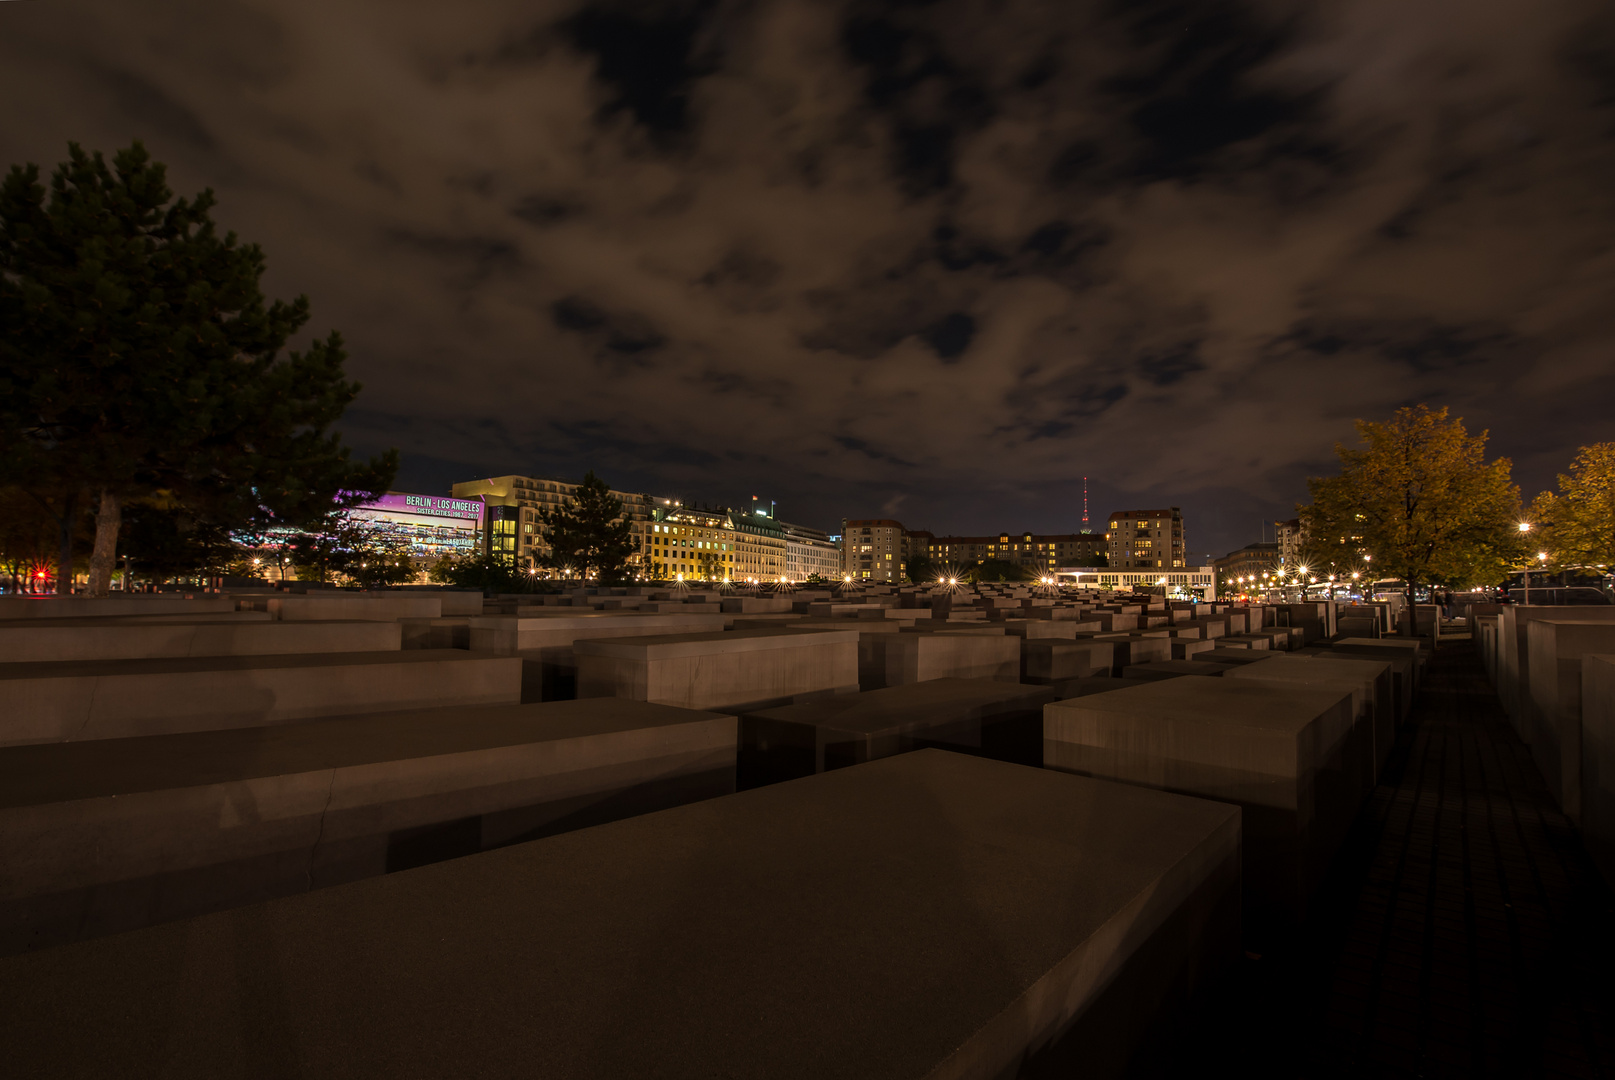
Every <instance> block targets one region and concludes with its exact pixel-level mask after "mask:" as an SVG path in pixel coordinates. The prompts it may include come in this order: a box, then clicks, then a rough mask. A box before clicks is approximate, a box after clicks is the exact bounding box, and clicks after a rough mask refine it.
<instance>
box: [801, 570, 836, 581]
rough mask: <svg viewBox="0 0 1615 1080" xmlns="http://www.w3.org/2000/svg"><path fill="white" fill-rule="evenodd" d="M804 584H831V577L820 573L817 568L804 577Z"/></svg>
mask: <svg viewBox="0 0 1615 1080" xmlns="http://www.w3.org/2000/svg"><path fill="white" fill-rule="evenodd" d="M802 584H804V585H828V584H830V579H829V578H827V577H824V576H822V575H820V573H819V572H818V571H817V570H815V571H813V573H811V574H809V575H808V576H807V577H805V578H803V579H802Z"/></svg>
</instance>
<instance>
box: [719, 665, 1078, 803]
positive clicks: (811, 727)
mask: <svg viewBox="0 0 1615 1080" xmlns="http://www.w3.org/2000/svg"><path fill="white" fill-rule="evenodd" d="M1053 700H1055V694H1054V691H1053V689H1051V688H1050V687H1046V686H1022V685H1019V684H1016V683H1007V682H1000V681H999V680H996V679H932V680H929V681H927V682H917V683H908V684H906V685H903V686H891V687H887V688H885V689H883V690H871V691H868V692H865V693H860V694H837V695H835V696H832V697H826V698H819V699H818V700H815V701H809V702H804V703H802V704H800V705H788V706H785V707H783V708H778V709H767V710H762V711H758V712H752V713H747V714H745V715H744V716H742V717H741V722H740V764H739V776H740V781H739V782H740V786H741V787H746V788H749V787H756V786H759V785H761V784H772V783H778V782H779V781H782V780H792V779H795V778H797V777H801V776H811V775H813V774H814V773H819V772H824V771H825V770H827V769H838V768H843V767H845V766H848V765H858V764H862V763H863V762H866V761H874V760H877V759H878V758H883V757H891V756H892V755H893V754H901V753H907V752H908V751H911V750H919V749H923V748H925V747H928V746H934V747H939V748H941V749H944V750H956V751H960V752H963V753H974V754H983V755H985V756H987V757H992V758H997V759H998V760H1001V761H1014V762H1016V763H1018V764H1022V765H1031V766H1034V767H1035V766H1041V765H1042V764H1043V706H1044V705H1045V704H1047V703H1048V702H1050V701H1053Z"/></svg>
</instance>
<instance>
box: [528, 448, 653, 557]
mask: <svg viewBox="0 0 1615 1080" xmlns="http://www.w3.org/2000/svg"><path fill="white" fill-rule="evenodd" d="M538 518H539V522H540V528H541V529H542V530H543V533H544V542H545V544H546V545H547V546H548V547H549V549H550V555H549V557H548V558H547V560H546V563H547V565H549V566H551V567H552V568H554V569H557V570H570V571H572V572H573V573H576V574H579V575H581V576H583V577H585V578H587V577H589V576H590V575H591V574H592V575H593V576H594V577H595V578H596V579H597V580H598V581H601V582H608V581H616V580H618V579H620V578H621V577H623V576H624V575H625V573H626V572H627V568H628V559H629V557H630V556H632V555H633V554H634V553H635V552H636V551H638V550H639V546H638V544H637V543H636V542H635V540H634V534H633V525H632V524H631V523H630V522H629V521H628V519H627V518H626V516H625V515H624V514H623V509H622V500H621V499H618V498H614V497H613V496H612V494H611V489H610V488H609V487H607V486H606V482H605V481H604V480H601V479H600V478H599V477H597V476H595V475H594V473H593V471H590V472H589V473H587V474H586V475H585V476H584V477H583V483H581V484H579V485H578V487H577V489H576V490H575V491H573V493H572V496H571V498H569V499H568V500H567V501H566V503H565V504H563V505H561V506H557V507H553V508H546V509H543V510H540V511H539V512H538Z"/></svg>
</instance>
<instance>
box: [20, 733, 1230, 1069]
mask: <svg viewBox="0 0 1615 1080" xmlns="http://www.w3.org/2000/svg"><path fill="white" fill-rule="evenodd" d="M1238 827H1239V812H1238V810H1237V808H1235V807H1233V806H1229V805H1227V804H1223V803H1217V802H1211V801H1208V800H1203V799H1194V798H1188V797H1183V796H1177V795H1170V794H1167V793H1164V792H1159V791H1152V790H1148V789H1145V788H1141V787H1133V786H1129V785H1124V784H1112V783H1106V782H1104V781H1099V780H1092V779H1088V778H1085V777H1078V776H1070V775H1065V774H1060V773H1055V772H1045V771H1043V770H1037V769H1027V768H1024V767H1020V766H1015V765H1006V764H1003V763H999V762H992V761H986V760H983V759H979V758H974V757H969V756H965V755H959V754H948V753H945V752H943V751H938V750H924V751H919V752H916V753H911V754H904V755H900V756H898V757H895V758H889V759H885V760H882V761H877V762H873V763H870V764H867V765H859V766H855V767H852V768H847V769H838V770H835V771H833V772H830V773H825V774H821V775H818V776H813V777H809V778H806V779H803V780H798V781H793V782H790V783H785V784H776V785H773V786H770V787H766V788H761V789H758V790H755V791H749V792H743V793H740V794H737V795H732V796H726V797H724V798H720V799H711V800H708V801H706V802H701V803H696V804H693V805H689V806H684V807H679V808H677V809H673V810H667V811H663V812H660V813H654V814H648V815H645V816H642V817H637V818H631V819H628V820H626V821H620V822H616V823H613V824H609V825H603V826H599V827H596V828H592V829H585V830H582V831H579V832H575V833H569V834H565V835H562V836H557V837H552V838H549V839H545V840H539V841H534V842H531V843H525V844H519V845H515V846H512V847H509V848H505V849H502V850H499V851H494V852H489V853H486V854H482V855H474V856H471V857H469V858H463V859H455V860H451V861H448V862H444V863H438V864H436V865H433V866H427V867H422V868H419V869H416V870H410V871H407V872H404V873H399V874H391V875H388V876H385V877H381V878H375V879H371V880H368V881H363V882H358V883H355V884H351V885H345V886H341V887H338V888H331V889H324V890H320V891H318V892H314V893H310V894H306V895H302V896H297V897H292V898H288V899H285V900H277V901H271V902H269V903H265V904H260V905H255V906H252V907H247V908H242V909H237V910H235V911H230V912H225V913H221V914H218V915H210V916H204V917H202V918H198V919H192V920H186V921H182V922H177V923H171V924H167V925H163V926H157V927H152V928H149V929H145V930H139V931H135V932H133V933H127V934H121V935H116V936H113V937H108V938H103V939H99V940H95V941H89V942H83V943H79V944H75V945H69V946H66V947H63V948H59V949H54V950H49V951H44V952H38V953H32V954H25V955H22V956H16V957H11V958H8V959H6V960H4V961H0V995H3V996H4V998H5V1000H7V1001H8V1002H11V1003H12V1004H11V1005H9V1006H8V1008H7V1009H6V1010H4V1011H3V1012H0V1040H3V1041H4V1043H5V1045H6V1046H7V1048H8V1050H7V1056H8V1064H9V1066H10V1067H11V1068H13V1069H15V1070H17V1075H29V1076H48V1075H57V1076H85V1075H98V1076H106V1075H109V1065H110V1064H112V1063H116V1062H128V1063H129V1064H130V1066H131V1071H139V1070H140V1069H144V1068H149V1067H151V1066H152V1065H154V1064H157V1063H160V1064H161V1066H162V1071H163V1074H164V1075H165V1076H170V1077H191V1076H196V1077H202V1076H206V1077H223V1076H239V1075H246V1074H248V1073H251V1072H252V1071H253V1070H255V1069H263V1070H268V1071H269V1072H270V1073H272V1074H275V1075H298V1076H303V1077H315V1076H319V1077H339V1076H340V1077H388V1078H394V1077H442V1076H484V1077H492V1076H544V1077H551V1078H562V1080H565V1078H596V1077H598V1078H611V1080H618V1078H622V1077H635V1076H657V1077H663V1078H674V1080H676V1078H684V1077H702V1078H706V1077H714V1076H768V1077H775V1078H781V1080H794V1078H802V1080H837V1078H843V1077H847V1078H852V1077H857V1078H867V1077H877V1076H878V1077H897V1076H907V1077H922V1076H926V1075H928V1074H932V1073H934V1072H937V1071H939V1066H942V1065H943V1064H944V1063H945V1062H947V1061H948V1060H949V1059H950V1057H953V1056H954V1055H956V1054H960V1053H968V1052H970V1051H971V1050H974V1051H975V1052H976V1053H978V1054H981V1055H983V1057H985V1056H986V1054H987V1050H986V1048H985V1047H984V1046H983V1043H990V1042H991V1040H987V1039H977V1041H976V1042H974V1043H973V1042H972V1040H973V1039H976V1038H977V1036H978V1033H981V1032H982V1031H983V1028H984V1027H985V1026H986V1025H988V1024H989V1022H991V1021H993V1020H994V1018H995V1017H999V1016H1001V1015H1002V1014H1004V1013H1006V1011H1008V1010H1011V1009H1012V1008H1013V1007H1015V1006H1016V1005H1017V1004H1018V1003H1019V1002H1020V1001H1021V1000H1022V999H1023V995H1024V994H1025V993H1026V992H1027V990H1028V989H1029V988H1030V987H1032V986H1033V985H1034V984H1035V983H1036V982H1037V981H1038V980H1039V979H1041V978H1043V977H1044V976H1045V975H1046V974H1047V973H1049V972H1050V971H1051V969H1053V968H1054V967H1055V965H1057V964H1059V963H1060V962H1061V961H1062V960H1064V959H1066V958H1067V957H1069V956H1070V955H1071V954H1072V953H1073V951H1075V950H1077V949H1078V948H1080V947H1083V946H1084V945H1085V944H1087V943H1090V942H1092V943H1093V947H1094V948H1097V949H1101V950H1102V951H1100V952H1098V953H1097V954H1095V955H1094V957H1093V962H1094V963H1097V964H1104V963H1106V962H1107V961H1109V959H1110V958H1111V956H1112V955H1113V954H1111V953H1108V952H1106V951H1103V950H1105V949H1108V948H1110V946H1108V945H1102V944H1100V942H1102V941H1104V940H1105V939H1103V938H1097V939H1096V937H1095V935H1096V934H1097V933H1098V932H1099V931H1100V930H1101V928H1102V927H1105V925H1106V924H1107V922H1110V921H1111V920H1113V919H1114V918H1115V917H1116V916H1117V915H1118V914H1119V913H1120V912H1122V911H1123V910H1124V908H1126V906H1127V905H1128V904H1129V903H1131V902H1138V903H1145V902H1147V898H1148V897H1150V896H1151V894H1152V893H1154V892H1155V891H1156V889H1157V888H1159V884H1158V883H1160V882H1162V880H1163V877H1164V876H1165V875H1168V874H1169V873H1170V874H1175V875H1188V874H1191V873H1200V872H1202V871H1199V870H1194V871H1191V870H1189V869H1188V867H1191V866H1194V865H1195V863H1196V862H1198V861H1199V859H1198V858H1197V853H1201V852H1204V853H1205V856H1201V857H1203V858H1207V859H1208V861H1209V864H1210V865H1219V863H1220V861H1221V860H1227V859H1232V858H1237V855H1236V854H1235V852H1236V851H1237V847H1236V846H1235V845H1236V844H1237V830H1238ZM1174 880H1178V881H1182V880H1183V878H1181V877H1176V878H1174ZM1190 880H1192V878H1191V879H1190ZM1178 887H1182V885H1181V884H1180V885H1179V886H1178ZM1162 902H1168V901H1162ZM1011 1015H1014V1014H1013V1013H1011ZM1014 1049H1015V1048H1014V1047H1011V1048H1009V1049H1008V1050H1005V1051H1001V1052H1002V1053H1013V1051H1014ZM1013 1064H1014V1062H1013V1061H1012V1060H1009V1061H1002V1062H998V1063H997V1064H996V1067H995V1068H994V1069H993V1071H994V1072H999V1071H1003V1070H1005V1069H1008V1068H1010V1067H1012V1066H1013Z"/></svg>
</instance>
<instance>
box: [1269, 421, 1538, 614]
mask: <svg viewBox="0 0 1615 1080" xmlns="http://www.w3.org/2000/svg"><path fill="white" fill-rule="evenodd" d="M1356 427H1357V434H1358V436H1359V438H1361V439H1362V441H1363V443H1364V444H1365V445H1364V447H1363V448H1361V449H1352V448H1349V447H1346V446H1344V445H1341V444H1338V443H1337V444H1336V445H1335V453H1336V454H1337V455H1338V456H1339V458H1340V463H1341V470H1340V475H1339V476H1331V477H1326V478H1322V479H1312V480H1308V481H1307V488H1308V490H1309V491H1310V492H1311V494H1312V503H1311V505H1308V506H1301V507H1298V508H1297V509H1298V510H1299V511H1300V514H1301V522H1302V524H1303V526H1304V527H1305V528H1306V529H1307V530H1308V532H1309V533H1310V534H1311V537H1312V542H1313V544H1314V545H1322V544H1331V543H1332V544H1335V545H1337V546H1339V547H1340V548H1342V550H1347V551H1350V552H1351V553H1352V554H1353V555H1355V556H1357V557H1361V556H1362V555H1371V556H1372V557H1373V567H1374V570H1375V572H1376V573H1381V574H1385V575H1386V576H1388V577H1398V578H1401V579H1402V580H1403V582H1404V583H1405V585H1406V589H1407V602H1408V618H1407V621H1406V626H1407V632H1408V633H1409V634H1410V635H1415V636H1416V635H1417V634H1418V625H1417V617H1416V611H1417V609H1416V608H1415V607H1414V601H1413V597H1414V590H1415V589H1416V588H1417V587H1418V586H1420V585H1443V586H1446V587H1449V588H1465V587H1469V586H1472V585H1479V584H1495V583H1496V582H1497V581H1498V580H1501V578H1502V577H1503V576H1504V573H1505V572H1506V568H1507V567H1508V566H1509V565H1510V564H1511V563H1512V561H1513V560H1514V559H1515V557H1516V555H1517V552H1516V551H1515V548H1517V547H1518V546H1519V542H1520V541H1519V530H1518V527H1517V525H1516V521H1517V520H1518V518H1519V513H1520V493H1519V489H1518V488H1517V487H1515V486H1514V484H1513V483H1512V482H1511V480H1510V478H1509V470H1510V467H1511V463H1510V461H1509V459H1508V458H1497V459H1496V460H1494V461H1490V462H1488V461H1487V460H1486V434H1487V433H1486V432H1484V431H1483V432H1481V433H1480V434H1479V435H1473V436H1472V435H1470V434H1469V433H1468V432H1467V431H1466V430H1465V429H1464V423H1463V420H1461V419H1458V418H1453V419H1449V418H1448V416H1447V410H1446V409H1445V408H1442V409H1432V408H1430V407H1429V406H1428V405H1418V406H1414V407H1411V408H1404V409H1398V410H1397V411H1396V415H1395V416H1393V417H1392V418H1391V419H1390V420H1389V421H1386V422H1384V423H1375V422H1373V421H1368V420H1359V421H1357V424H1356Z"/></svg>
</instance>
